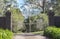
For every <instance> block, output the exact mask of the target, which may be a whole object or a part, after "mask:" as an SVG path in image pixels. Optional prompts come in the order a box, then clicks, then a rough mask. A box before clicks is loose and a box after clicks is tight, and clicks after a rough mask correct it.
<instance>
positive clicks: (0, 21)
mask: <svg viewBox="0 0 60 39" xmlns="http://www.w3.org/2000/svg"><path fill="white" fill-rule="evenodd" d="M0 28H3V29H9V30H11V12H9V11H7V12H6V13H5V16H4V17H0Z"/></svg>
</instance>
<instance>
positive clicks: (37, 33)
mask: <svg viewBox="0 0 60 39" xmlns="http://www.w3.org/2000/svg"><path fill="white" fill-rule="evenodd" d="M32 34H36V35H43V34H44V31H37V32H32Z"/></svg>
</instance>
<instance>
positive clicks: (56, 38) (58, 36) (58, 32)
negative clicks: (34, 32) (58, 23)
mask: <svg viewBox="0 0 60 39" xmlns="http://www.w3.org/2000/svg"><path fill="white" fill-rule="evenodd" d="M44 35H45V36H48V37H50V38H52V39H60V28H56V27H47V28H46V29H45V31H44Z"/></svg>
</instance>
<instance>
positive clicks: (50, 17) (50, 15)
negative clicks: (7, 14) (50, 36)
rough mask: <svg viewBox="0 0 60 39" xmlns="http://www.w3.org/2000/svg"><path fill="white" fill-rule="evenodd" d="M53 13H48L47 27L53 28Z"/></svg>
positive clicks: (50, 11)
mask: <svg viewBox="0 0 60 39" xmlns="http://www.w3.org/2000/svg"><path fill="white" fill-rule="evenodd" d="M54 15H55V14H54V12H53V11H52V10H49V12H48V19H49V26H54Z"/></svg>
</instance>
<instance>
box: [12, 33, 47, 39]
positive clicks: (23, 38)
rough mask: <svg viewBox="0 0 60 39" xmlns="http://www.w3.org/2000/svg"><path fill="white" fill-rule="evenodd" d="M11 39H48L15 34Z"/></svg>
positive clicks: (39, 36)
mask: <svg viewBox="0 0 60 39" xmlns="http://www.w3.org/2000/svg"><path fill="white" fill-rule="evenodd" d="M13 39H48V38H47V37H45V36H41V35H33V34H20V35H19V34H16V35H14V37H13Z"/></svg>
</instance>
